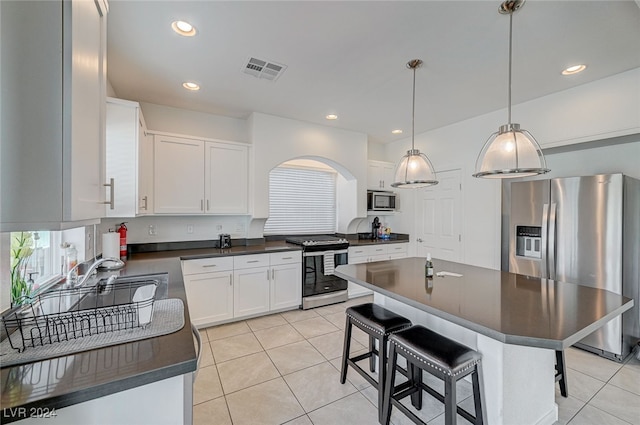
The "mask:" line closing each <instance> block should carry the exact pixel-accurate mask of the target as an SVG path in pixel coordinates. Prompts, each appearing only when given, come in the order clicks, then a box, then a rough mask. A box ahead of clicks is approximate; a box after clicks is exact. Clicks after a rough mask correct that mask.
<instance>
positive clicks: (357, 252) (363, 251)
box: [349, 246, 371, 258]
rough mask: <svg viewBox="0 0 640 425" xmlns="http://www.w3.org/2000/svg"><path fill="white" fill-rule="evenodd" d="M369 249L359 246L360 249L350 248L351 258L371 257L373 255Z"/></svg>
mask: <svg viewBox="0 0 640 425" xmlns="http://www.w3.org/2000/svg"><path fill="white" fill-rule="evenodd" d="M367 248H368V247H366V246H359V247H357V248H356V247H351V248H349V258H351V257H366V256H367V255H369V254H370V253H371V251H369V250H368V249H367Z"/></svg>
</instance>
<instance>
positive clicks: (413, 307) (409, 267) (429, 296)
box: [335, 258, 633, 425]
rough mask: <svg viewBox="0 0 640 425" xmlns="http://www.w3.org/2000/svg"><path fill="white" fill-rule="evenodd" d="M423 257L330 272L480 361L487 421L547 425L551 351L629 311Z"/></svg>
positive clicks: (558, 288)
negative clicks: (428, 266) (430, 269)
mask: <svg viewBox="0 0 640 425" xmlns="http://www.w3.org/2000/svg"><path fill="white" fill-rule="evenodd" d="M424 262H425V259H424V258H406V259H398V260H390V261H379V262H375V263H366V264H354V265H345V266H339V267H337V268H336V272H335V273H336V275H338V276H339V277H342V278H344V279H348V280H350V281H353V282H356V283H358V284H360V285H362V286H365V287H367V288H369V289H372V290H373V291H374V300H375V302H376V303H377V304H380V305H383V306H385V307H386V308H388V309H390V310H392V311H395V312H396V313H398V314H401V315H403V316H405V317H407V318H408V319H410V320H411V321H412V322H413V323H414V324H422V325H425V326H427V327H429V328H430V329H433V330H434V331H436V332H439V333H441V334H443V335H446V336H447V337H449V338H452V339H454V340H456V341H458V342H460V343H463V344H465V345H467V346H469V347H471V348H473V349H475V350H477V351H479V352H480V353H481V354H482V356H483V360H482V367H483V370H484V378H485V379H484V392H485V399H486V404H487V416H488V423H490V424H492V425H494V424H495V425H511V424H518V425H526V424H540V425H542V424H553V423H554V422H555V421H556V419H557V417H558V412H557V405H556V404H555V391H554V385H555V379H554V376H555V369H554V364H555V350H562V349H564V348H567V347H569V346H571V345H572V344H574V343H575V342H577V341H579V340H580V339H582V338H584V337H585V336H587V335H589V334H590V333H591V332H593V331H594V330H596V329H598V328H599V327H600V326H602V325H604V324H605V323H606V322H607V321H609V320H611V319H613V318H614V317H616V316H618V315H620V314H622V313H623V312H625V311H627V310H629V309H631V308H632V306H633V300H631V299H629V298H626V297H624V296H621V295H616V294H614V293H611V292H608V291H604V290H600V289H595V288H590V287H585V286H580V285H575V284H570V283H564V282H556V281H552V280H547V279H540V278H532V277H528V276H524V275H517V274H514V273H509V272H501V271H497V270H491V269H486V268H481V267H475V266H469V265H465V264H460V263H454V262H449V261H444V260H438V259H434V260H433V262H434V269H435V271H436V273H441V272H448V273H449V274H448V275H445V276H437V275H436V276H434V277H433V278H432V279H427V278H425V274H424V272H425V270H424Z"/></svg>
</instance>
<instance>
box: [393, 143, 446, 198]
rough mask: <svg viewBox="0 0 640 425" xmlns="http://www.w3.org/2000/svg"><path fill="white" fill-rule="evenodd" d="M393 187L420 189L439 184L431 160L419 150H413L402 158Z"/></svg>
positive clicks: (397, 167)
mask: <svg viewBox="0 0 640 425" xmlns="http://www.w3.org/2000/svg"><path fill="white" fill-rule="evenodd" d="M393 181H394V182H393V183H391V187H406V188H419V187H425V186H433V185H436V184H438V180H437V179H436V173H435V171H434V170H433V165H432V164H431V161H429V158H427V156H426V155H425V154H423V153H420V151H419V150H418V149H411V150H408V151H407V154H406V155H405V156H403V157H402V158H400V162H398V165H397V166H396V172H395V176H394V178H393Z"/></svg>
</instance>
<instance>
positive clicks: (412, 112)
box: [411, 67, 416, 151]
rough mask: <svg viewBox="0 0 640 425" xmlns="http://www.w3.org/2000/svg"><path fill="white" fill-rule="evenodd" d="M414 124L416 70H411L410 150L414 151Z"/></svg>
mask: <svg viewBox="0 0 640 425" xmlns="http://www.w3.org/2000/svg"><path fill="white" fill-rule="evenodd" d="M415 122H416V68H415V67H414V68H413V100H412V106H411V150H412V151H413V150H415V145H414V139H415V134H416V132H415Z"/></svg>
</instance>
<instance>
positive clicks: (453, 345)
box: [380, 325, 486, 425]
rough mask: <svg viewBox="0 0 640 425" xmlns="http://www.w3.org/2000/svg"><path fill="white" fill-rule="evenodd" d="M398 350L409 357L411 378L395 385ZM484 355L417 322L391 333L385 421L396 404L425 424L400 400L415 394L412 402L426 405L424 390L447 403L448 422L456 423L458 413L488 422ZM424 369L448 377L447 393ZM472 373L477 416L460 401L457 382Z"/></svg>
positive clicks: (477, 421)
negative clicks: (431, 381)
mask: <svg viewBox="0 0 640 425" xmlns="http://www.w3.org/2000/svg"><path fill="white" fill-rule="evenodd" d="M398 354H400V355H401V356H402V357H404V358H405V359H406V360H407V370H408V376H407V377H408V378H409V380H408V381H407V382H404V383H402V384H400V385H398V386H395V372H396V370H397V368H398V365H397V361H398ZM481 358H482V356H481V354H480V353H478V352H477V351H475V350H472V349H471V348H469V347H466V346H464V345H462V344H459V343H457V342H455V341H453V340H451V339H449V338H447V337H445V336H442V335H440V334H438V333H436V332H433V331H432V330H429V329H427V328H425V327H423V326H420V325H416V326H412V327H410V328H408V329H405V330H402V331H400V332H397V333H394V334H393V335H391V337H389V360H388V362H387V364H388V368H387V374H386V381H385V387H384V392H385V393H384V402H383V407H382V415H383V418H382V420H381V421H380V422H381V423H382V424H385V425H388V424H389V421H390V419H391V409H392V406H393V407H396V408H398V410H400V411H401V412H402V413H404V414H405V415H406V416H407V417H408V418H409V419H411V420H412V421H413V422H414V423H416V424H424V422H422V421H421V420H420V419H419V418H418V417H417V416H416V415H415V414H414V413H413V412H411V411H410V410H409V409H407V407H406V406H404V405H402V404H401V403H400V400H401V399H403V398H405V397H407V396H411V404H412V405H413V406H414V407H415V408H416V409H418V410H420V409H421V408H422V391H423V390H424V391H426V392H427V393H429V394H431V395H432V396H433V397H435V398H437V399H438V400H440V401H441V402H443V403H444V417H445V419H444V421H445V424H446V425H454V424H455V423H456V420H457V417H456V415H457V414H460V415H461V416H462V417H463V418H465V419H466V420H468V421H469V422H471V423H473V424H475V425H483V424H486V412H485V404H484V393H483V390H482V386H483V383H482V368H481V367H480V366H481V365H480V360H481ZM422 371H426V372H428V373H430V374H432V375H434V376H436V377H438V378H440V379H442V380H443V381H444V395H442V394H440V393H439V392H437V391H436V390H435V389H433V388H431V387H430V386H428V385H427V384H425V383H424V382H422ZM469 374H471V381H472V385H473V401H474V408H475V416H474V415H472V414H471V413H469V412H467V411H466V410H464V409H463V408H461V407H459V406H458V405H457V403H456V383H457V382H458V381H459V380H460V379H462V378H464V377H465V376H467V375H469Z"/></svg>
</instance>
